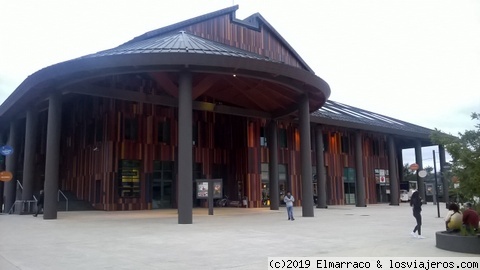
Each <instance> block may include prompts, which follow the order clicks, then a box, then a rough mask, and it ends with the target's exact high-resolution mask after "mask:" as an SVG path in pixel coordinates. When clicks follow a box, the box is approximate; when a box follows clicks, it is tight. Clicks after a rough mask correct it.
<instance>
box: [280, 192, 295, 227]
mask: <svg viewBox="0 0 480 270" xmlns="http://www.w3.org/2000/svg"><path fill="white" fill-rule="evenodd" d="M283 201H284V202H285V204H286V206H287V214H288V220H291V221H294V220H295V219H294V218H293V202H294V201H295V198H294V197H293V196H292V194H290V192H287V195H286V196H285V197H283Z"/></svg>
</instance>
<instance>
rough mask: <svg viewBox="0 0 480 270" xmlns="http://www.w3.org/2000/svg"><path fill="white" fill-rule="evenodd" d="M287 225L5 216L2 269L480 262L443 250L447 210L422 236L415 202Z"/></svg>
mask: <svg viewBox="0 0 480 270" xmlns="http://www.w3.org/2000/svg"><path fill="white" fill-rule="evenodd" d="M301 210H302V209H301V208H300V207H296V208H295V209H294V214H295V215H296V220H295V221H288V220H287V215H286V210H285V208H281V209H280V210H278V211H271V210H269V209H243V208H242V209H240V208H215V212H214V215H213V216H209V215H208V209H205V208H196V209H194V217H193V222H194V224H188V225H179V224H177V213H176V211H177V210H176V209H169V210H153V211H127V212H104V211H85V212H59V213H58V219H57V220H43V218H42V216H39V217H37V218H35V217H32V216H31V215H24V216H20V215H0V269H2V270H18V269H21V270H33V269H35V270H41V269H48V270H56V269H69V270H70V269H82V270H84V269H90V270H95V269H145V270H153V269H267V257H279V256H299V257H347V256H348V257H478V255H474V254H465V253H456V252H449V251H445V250H441V249H437V248H436V247H435V232H436V231H440V230H443V229H444V221H443V218H442V217H443V215H444V214H445V212H446V209H445V205H444V204H441V205H440V211H441V212H440V213H441V216H442V217H441V218H438V217H437V208H436V206H435V205H433V204H431V203H429V204H428V205H424V207H423V212H422V215H423V228H422V229H423V235H424V236H426V239H416V238H412V237H411V236H410V232H411V231H412V229H413V227H414V226H415V219H414V218H413V216H412V211H411V208H410V206H409V205H408V204H406V203H402V204H401V205H400V206H389V205H385V204H379V205H368V207H364V208H357V207H355V206H329V208H328V209H315V217H301V212H302V211H301Z"/></svg>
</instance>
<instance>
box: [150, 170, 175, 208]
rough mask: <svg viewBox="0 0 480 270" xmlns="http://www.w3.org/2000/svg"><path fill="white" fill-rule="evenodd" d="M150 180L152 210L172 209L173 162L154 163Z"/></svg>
mask: <svg viewBox="0 0 480 270" xmlns="http://www.w3.org/2000/svg"><path fill="white" fill-rule="evenodd" d="M153 170H154V171H153V180H152V208H153V209H161V208H172V205H173V203H172V199H173V198H172V193H173V188H172V187H173V181H172V177H173V162H172V161H154V164H153Z"/></svg>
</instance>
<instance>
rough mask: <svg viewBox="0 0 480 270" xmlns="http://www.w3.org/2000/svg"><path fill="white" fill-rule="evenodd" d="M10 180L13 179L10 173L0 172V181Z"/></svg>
mask: <svg viewBox="0 0 480 270" xmlns="http://www.w3.org/2000/svg"><path fill="white" fill-rule="evenodd" d="M12 178H13V175H12V173H11V172H7V171H3V172H0V181H3V182H8V181H10V180H12Z"/></svg>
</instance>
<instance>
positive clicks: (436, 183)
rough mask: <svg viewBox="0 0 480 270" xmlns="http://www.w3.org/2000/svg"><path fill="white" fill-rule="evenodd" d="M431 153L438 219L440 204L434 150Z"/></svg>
mask: <svg viewBox="0 0 480 270" xmlns="http://www.w3.org/2000/svg"><path fill="white" fill-rule="evenodd" d="M432 151H433V172H434V173H435V201H436V202H437V214H438V217H440V203H439V202H438V182H437V163H436V162H435V150H432Z"/></svg>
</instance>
